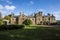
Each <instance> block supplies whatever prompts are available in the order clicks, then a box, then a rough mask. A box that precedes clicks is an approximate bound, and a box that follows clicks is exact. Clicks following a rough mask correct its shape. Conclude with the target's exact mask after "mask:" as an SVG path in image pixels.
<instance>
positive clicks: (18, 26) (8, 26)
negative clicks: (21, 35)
mask: <svg viewBox="0 0 60 40" xmlns="http://www.w3.org/2000/svg"><path fill="white" fill-rule="evenodd" d="M23 28H24V25H1V26H0V30H13V29H23Z"/></svg>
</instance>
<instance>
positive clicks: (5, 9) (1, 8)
mask: <svg viewBox="0 0 60 40" xmlns="http://www.w3.org/2000/svg"><path fill="white" fill-rule="evenodd" d="M15 9H16V7H15V6H13V5H11V6H9V5H5V6H3V5H0V12H2V15H3V16H5V15H8V14H10V12H13V11H15Z"/></svg>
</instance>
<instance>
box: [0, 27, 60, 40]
mask: <svg viewBox="0 0 60 40" xmlns="http://www.w3.org/2000/svg"><path fill="white" fill-rule="evenodd" d="M0 40H60V28H51V27H50V28H48V27H46V28H45V27H40V28H37V29H18V30H4V31H0Z"/></svg>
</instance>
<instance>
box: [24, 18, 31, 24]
mask: <svg viewBox="0 0 60 40" xmlns="http://www.w3.org/2000/svg"><path fill="white" fill-rule="evenodd" d="M23 24H25V25H30V24H32V21H31V20H30V19H26V20H25V21H24V22H23Z"/></svg>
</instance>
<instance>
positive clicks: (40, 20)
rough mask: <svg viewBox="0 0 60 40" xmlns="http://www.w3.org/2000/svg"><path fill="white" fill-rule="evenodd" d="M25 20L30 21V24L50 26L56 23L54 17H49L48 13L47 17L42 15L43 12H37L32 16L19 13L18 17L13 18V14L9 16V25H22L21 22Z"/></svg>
mask: <svg viewBox="0 0 60 40" xmlns="http://www.w3.org/2000/svg"><path fill="white" fill-rule="evenodd" d="M26 19H30V20H31V21H32V24H34V25H36V24H50V23H54V22H56V20H55V16H54V15H50V14H49V13H48V14H47V15H43V12H41V11H39V12H37V13H34V15H30V16H26V15H25V14H24V13H22V12H21V13H20V15H18V16H15V15H14V14H11V20H10V23H11V24H23V22H24V21H25V20H26Z"/></svg>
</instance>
